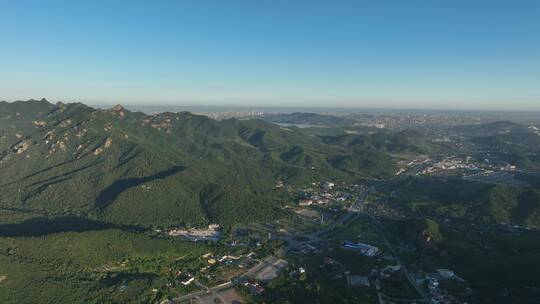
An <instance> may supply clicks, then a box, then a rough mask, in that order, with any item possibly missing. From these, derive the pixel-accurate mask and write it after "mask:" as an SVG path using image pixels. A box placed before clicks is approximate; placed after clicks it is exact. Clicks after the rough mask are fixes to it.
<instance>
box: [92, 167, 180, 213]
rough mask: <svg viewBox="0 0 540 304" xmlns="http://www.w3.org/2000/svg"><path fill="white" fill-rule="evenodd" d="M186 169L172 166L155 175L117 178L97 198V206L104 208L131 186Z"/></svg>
mask: <svg viewBox="0 0 540 304" xmlns="http://www.w3.org/2000/svg"><path fill="white" fill-rule="evenodd" d="M185 169H186V167H184V166H172V167H170V168H169V169H167V170H164V171H161V172H158V173H156V174H154V175H150V176H145V177H134V178H128V179H121V180H117V181H115V182H114V183H112V185H110V186H109V187H107V188H106V189H105V190H103V191H101V193H100V194H99V195H98V197H97V199H96V207H98V208H100V209H104V208H106V207H107V206H108V205H109V204H110V203H111V202H113V201H114V200H115V199H116V198H117V197H118V196H119V195H120V194H121V193H122V192H124V191H126V190H127V189H129V188H131V187H136V186H138V185H140V184H144V183H146V182H149V181H153V180H156V179H164V178H167V177H169V176H171V175H174V174H176V173H178V172H180V171H183V170H185Z"/></svg>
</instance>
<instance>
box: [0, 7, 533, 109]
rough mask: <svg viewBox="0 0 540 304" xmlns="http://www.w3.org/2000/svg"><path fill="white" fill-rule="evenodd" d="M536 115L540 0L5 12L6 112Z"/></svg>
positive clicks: (0, 46) (0, 41)
mask: <svg viewBox="0 0 540 304" xmlns="http://www.w3.org/2000/svg"><path fill="white" fill-rule="evenodd" d="M41 97H46V98H48V99H49V100H54V101H57V100H62V101H82V102H87V103H90V104H109V103H110V104H113V103H122V104H178V105H199V104H200V105H244V106H245V105H254V106H305V107H307V106H316V107H382V108H384V107H389V108H435V109H438V108H442V109H490V110H496V109H511V110H540V1H534V0H533V1H526V0H514V1H496V0H491V1H481V0H474V1H473V0H468V1H459V0H452V1H442V0H440V1H439V0H425V1H414V0H407V1H403V0H396V1H379V0H377V1H375V0H372V1H360V0H357V1H280V0H273V1H265V0H257V1H234V0H230V1H210V0H208V1H180V0H178V1H11V0H10V1H5V0H0V100H8V101H9V100H15V99H28V98H41Z"/></svg>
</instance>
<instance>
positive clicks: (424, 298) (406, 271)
mask: <svg viewBox="0 0 540 304" xmlns="http://www.w3.org/2000/svg"><path fill="white" fill-rule="evenodd" d="M367 216H368V218H369V219H370V220H371V222H372V224H373V227H375V229H376V230H377V232H378V233H379V235H380V236H381V237H382V239H383V240H384V242H385V244H386V246H388V248H389V249H390V251H392V255H393V256H394V258H395V259H396V262H397V263H398V265H399V266H401V270H402V271H403V274H404V275H405V277H406V278H407V280H408V281H409V283H410V284H411V285H412V286H413V287H414V289H415V290H416V292H418V294H419V295H420V297H421V298H422V301H424V302H426V303H429V299H428V297H427V296H426V294H425V293H424V291H423V290H422V288H420V286H418V284H417V283H416V280H415V279H414V278H413V276H412V274H411V273H410V272H409V269H407V266H406V265H405V263H403V262H402V261H401V259H400V258H399V256H398V254H397V252H396V250H395V249H394V247H393V246H392V244H391V243H390V242H389V241H388V239H387V238H386V236H385V235H384V232H383V230H382V228H381V223H380V222H379V221H378V220H377V219H375V218H374V217H373V216H372V215H367Z"/></svg>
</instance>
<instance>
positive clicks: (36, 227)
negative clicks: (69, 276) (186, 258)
mask: <svg viewBox="0 0 540 304" xmlns="http://www.w3.org/2000/svg"><path fill="white" fill-rule="evenodd" d="M105 229H121V230H130V231H138V232H142V231H144V229H143V228H141V227H138V226H129V225H115V224H111V223H104V222H99V221H94V220H90V219H87V218H82V217H75V216H66V217H56V218H46V217H40V218H33V219H29V220H26V221H24V222H21V223H18V224H3V225H0V236H3V237H25V236H43V235H47V234H52V233H58V232H84V231H94V230H105Z"/></svg>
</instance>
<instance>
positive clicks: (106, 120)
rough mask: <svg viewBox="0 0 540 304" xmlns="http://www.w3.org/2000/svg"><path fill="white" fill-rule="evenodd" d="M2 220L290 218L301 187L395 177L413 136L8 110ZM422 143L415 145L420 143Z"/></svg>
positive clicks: (39, 106) (65, 107)
mask: <svg viewBox="0 0 540 304" xmlns="http://www.w3.org/2000/svg"><path fill="white" fill-rule="evenodd" d="M0 115H1V120H0V132H1V134H2V137H1V138H0V188H1V190H2V196H1V197H0V208H1V209H0V210H1V212H0V220H1V221H2V222H17V221H20V220H21V219H26V218H33V217H55V216H76V217H82V218H88V219H92V220H98V221H103V222H107V223H114V224H119V225H134V226H140V227H156V226H159V227H166V226H170V225H179V224H183V225H187V226H200V225H206V224H208V223H210V222H217V223H220V224H223V225H226V226H227V225H232V224H234V223H237V222H250V221H260V220H263V221H264V220H270V219H272V218H273V217H276V216H279V215H280V214H281V212H282V211H281V201H280V200H279V199H278V198H277V195H276V193H275V192H274V191H275V190H274V184H275V182H276V180H277V179H279V180H286V181H288V182H290V183H292V184H305V183H306V182H312V181H320V180H323V179H335V180H355V179H358V178H365V177H385V176H389V175H392V174H393V173H394V170H395V168H394V165H395V161H394V159H393V157H394V155H395V154H396V153H400V152H403V151H407V153H411V151H415V149H416V148H415V146H414V144H413V143H412V142H411V140H410V139H409V138H411V137H410V136H407V138H405V139H402V138H401V137H402V136H400V134H395V135H391V134H390V135H389V134H382V133H375V134H372V135H362V136H360V135H358V136H356V135H348V136H347V138H346V140H347V141H350V142H355V144H344V143H343V140H344V139H343V138H341V137H340V136H341V135H336V136H334V137H332V136H329V135H325V136H318V135H317V134H314V133H313V132H312V130H310V131H304V130H302V129H299V128H296V127H290V128H288V127H282V126H278V125H275V124H272V123H269V122H265V121H262V120H236V119H230V120H224V121H216V120H212V119H210V118H207V117H205V116H199V115H193V114H191V113H187V112H181V113H169V112H165V113H160V114H155V115H146V114H143V113H140V112H131V111H129V110H126V109H124V108H123V107H122V106H116V107H114V108H112V109H109V110H101V109H94V108H91V107H88V106H85V105H83V104H63V103H58V104H55V105H53V104H51V103H49V102H47V101H46V100H40V101H36V100H31V101H26V102H22V101H18V102H14V103H6V102H2V103H0ZM413 137H414V136H413Z"/></svg>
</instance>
